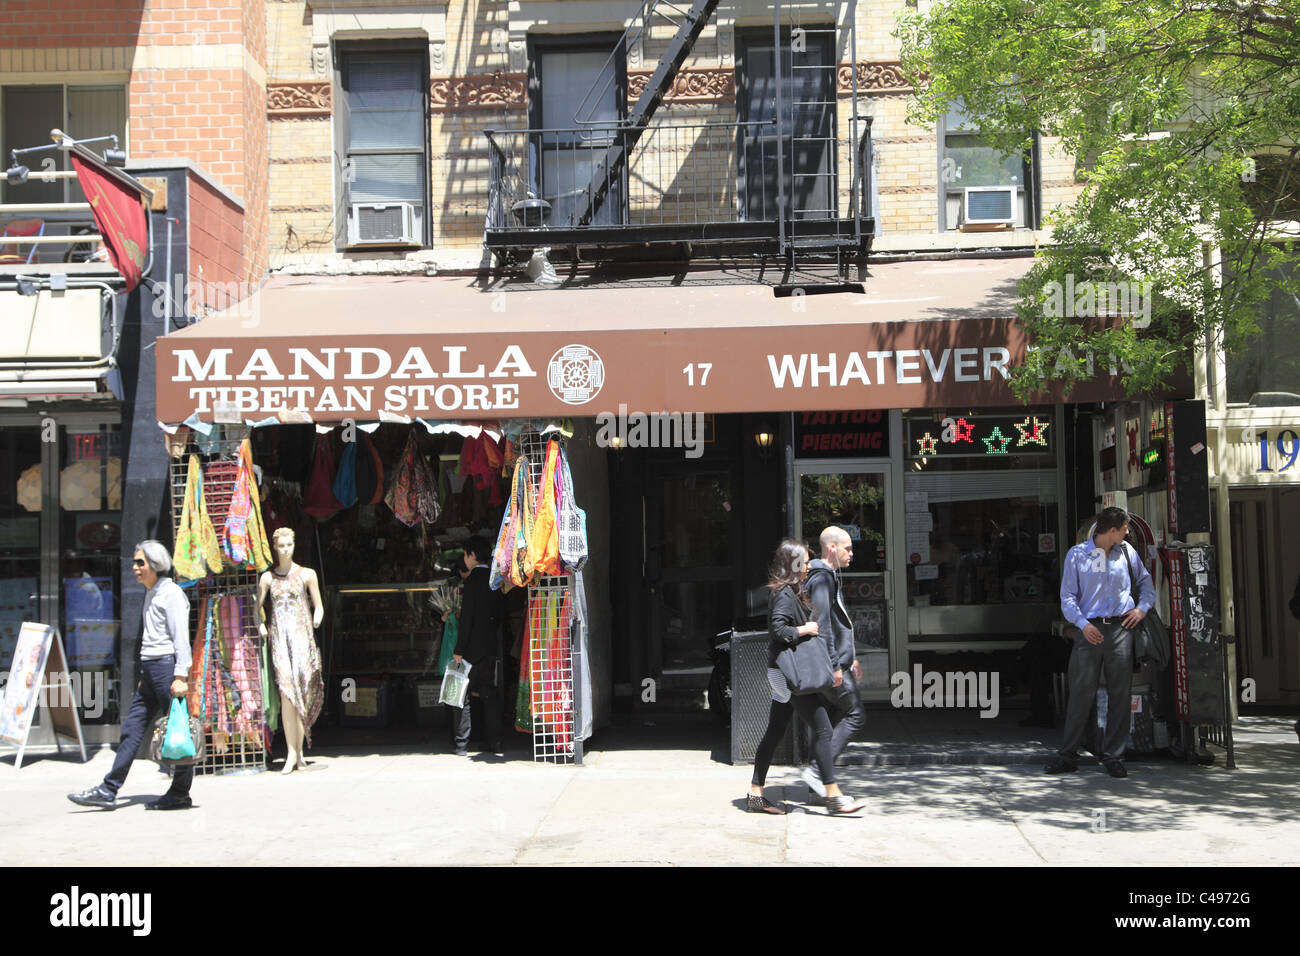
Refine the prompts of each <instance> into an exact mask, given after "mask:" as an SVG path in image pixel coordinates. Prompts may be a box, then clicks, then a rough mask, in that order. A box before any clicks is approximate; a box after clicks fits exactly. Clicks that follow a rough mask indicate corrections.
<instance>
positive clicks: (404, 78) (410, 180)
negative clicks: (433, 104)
mask: <svg viewBox="0 0 1300 956" xmlns="http://www.w3.org/2000/svg"><path fill="white" fill-rule="evenodd" d="M338 63H339V70H338V85H339V89H340V95H339V97H338V100H337V102H338V103H339V104H340V109H339V110H338V111H337V112H336V114H335V123H336V137H335V141H336V143H338V144H339V147H338V148H339V152H340V155H339V157H338V158H339V168H340V177H339V178H340V183H339V192H338V195H340V196H341V197H342V201H343V207H344V208H343V209H342V210H341V211H340V215H339V216H338V220H337V221H339V222H344V223H345V224H346V225H345V228H344V229H341V230H340V239H341V242H342V244H343V245H344V246H346V247H349V248H366V247H372V246H377V247H384V246H403V245H415V246H422V245H425V244H427V242H428V218H429V217H428V215H427V211H428V208H429V202H428V193H429V150H428V138H429V128H428V115H429V108H428V86H429V82H428V77H429V70H428V65H427V61H426V55H425V53H424V52H422V51H417V50H414V49H400V48H398V49H394V48H392V47H386V48H382V49H375V48H372V47H369V46H367V47H365V48H356V49H351V48H349V49H343V50H341V51H340V54H339V57H338Z"/></svg>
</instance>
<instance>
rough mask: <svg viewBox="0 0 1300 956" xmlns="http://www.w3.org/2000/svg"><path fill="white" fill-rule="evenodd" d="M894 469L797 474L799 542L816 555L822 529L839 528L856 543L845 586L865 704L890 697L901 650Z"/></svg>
mask: <svg viewBox="0 0 1300 956" xmlns="http://www.w3.org/2000/svg"><path fill="white" fill-rule="evenodd" d="M890 467H891V466H890V464H889V462H880V463H878V464H866V465H857V464H842V463H837V462H827V463H824V464H813V463H809V464H800V465H797V466H796V469H795V537H796V538H798V539H799V540H801V541H807V542H808V544H809V546H810V547H811V548H813V549H814V551H815V550H816V548H817V540H818V537H819V536H820V534H821V532H822V529H823V528H826V527H827V526H829V525H838V526H839V527H841V528H843V529H844V530H845V531H847V532H848V533H849V537H850V538H851V539H852V540H853V563H852V564H850V565H849V567H848V568H847V569H846V570H844V571H843V572H841V581H842V588H843V594H844V603H845V605H846V606H847V608H848V611H849V614H850V616H851V617H852V618H853V638H854V644H855V645H856V649H857V655H858V661H859V662H860V663H861V665H862V682H861V683H860V684H859V688H860V690H861V692H862V696H863V698H864V699H868V698H869V699H873V700H883V699H885V698H887V697H888V696H889V676H890V674H892V673H893V672H894V670H896V663H895V662H896V661H897V660H898V657H897V655H898V651H899V648H898V646H897V641H896V638H895V637H894V626H893V617H894V614H893V607H894V601H893V588H894V584H895V569H894V567H893V562H894V558H893V551H894V550H896V549H894V548H891V546H890V541H891V538H890V535H891V533H892V528H891V527H890V520H889V514H890V510H891V501H892V482H891V477H890ZM814 557H816V555H815V554H814Z"/></svg>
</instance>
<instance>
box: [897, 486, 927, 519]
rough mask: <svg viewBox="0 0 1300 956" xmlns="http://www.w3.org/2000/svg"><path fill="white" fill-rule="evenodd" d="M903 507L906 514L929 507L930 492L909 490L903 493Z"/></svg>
mask: <svg viewBox="0 0 1300 956" xmlns="http://www.w3.org/2000/svg"><path fill="white" fill-rule="evenodd" d="M903 502H904V509H905V510H906V511H907V513H908V514H912V513H913V512H916V511H926V510H928V509H929V507H930V493H929V492H926V491H909V492H907V493H906V494H905V495H903Z"/></svg>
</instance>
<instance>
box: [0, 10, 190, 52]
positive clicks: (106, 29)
mask: <svg viewBox="0 0 1300 956" xmlns="http://www.w3.org/2000/svg"><path fill="white" fill-rule="evenodd" d="M168 3H169V4H170V5H172V6H177V7H184V5H185V0H168ZM149 5H150V6H154V5H159V4H156V3H155V2H153V0H151V2H150V3H149ZM162 5H167V4H162ZM145 6H146V0H5V2H3V3H0V47H7V48H19V47H21V48H28V47H31V46H33V45H35V46H38V47H89V46H134V45H135V43H136V41H137V37H138V36H139V35H140V33H141V27H142V23H143V21H144V18H145V10H144V8H145Z"/></svg>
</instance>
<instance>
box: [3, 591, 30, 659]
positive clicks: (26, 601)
mask: <svg viewBox="0 0 1300 956" xmlns="http://www.w3.org/2000/svg"><path fill="white" fill-rule="evenodd" d="M35 619H36V578H34V577H33V578H0V670H3V669H4V668H7V667H8V666H9V664H10V663H11V662H12V661H13V657H14V648H15V647H16V646H17V644H18V632H19V631H20V630H21V629H22V626H23V621H34V620H35Z"/></svg>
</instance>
